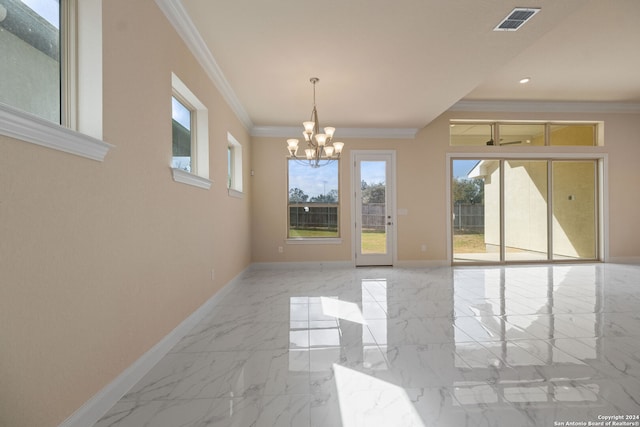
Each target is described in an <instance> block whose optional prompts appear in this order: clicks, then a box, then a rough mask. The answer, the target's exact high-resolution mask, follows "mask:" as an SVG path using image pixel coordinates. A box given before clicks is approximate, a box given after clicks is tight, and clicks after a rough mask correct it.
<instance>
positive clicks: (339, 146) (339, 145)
mask: <svg viewBox="0 0 640 427" xmlns="http://www.w3.org/2000/svg"><path fill="white" fill-rule="evenodd" d="M342 147H344V142H337V141H336V142H334V143H333V148H335V150H336V154H340V153H342Z"/></svg>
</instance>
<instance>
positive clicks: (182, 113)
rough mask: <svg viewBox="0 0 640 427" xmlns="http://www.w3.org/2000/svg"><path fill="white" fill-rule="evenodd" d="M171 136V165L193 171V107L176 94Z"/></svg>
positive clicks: (172, 109)
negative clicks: (180, 99)
mask: <svg viewBox="0 0 640 427" xmlns="http://www.w3.org/2000/svg"><path fill="white" fill-rule="evenodd" d="M171 137H172V142H173V156H172V158H171V167H172V168H177V169H182V170H183V171H187V172H191V164H192V157H191V153H192V151H193V150H192V145H193V140H192V137H191V109H189V108H188V107H187V106H186V105H184V103H182V102H180V101H179V100H178V99H177V98H176V97H175V96H172V97H171Z"/></svg>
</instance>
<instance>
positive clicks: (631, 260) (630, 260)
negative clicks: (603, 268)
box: [607, 256, 640, 264]
mask: <svg viewBox="0 0 640 427" xmlns="http://www.w3.org/2000/svg"><path fill="white" fill-rule="evenodd" d="M607 262H608V263H609V264H640V257H638V256H635V257H609V259H608V260H607Z"/></svg>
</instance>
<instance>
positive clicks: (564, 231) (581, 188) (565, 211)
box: [552, 160, 597, 260]
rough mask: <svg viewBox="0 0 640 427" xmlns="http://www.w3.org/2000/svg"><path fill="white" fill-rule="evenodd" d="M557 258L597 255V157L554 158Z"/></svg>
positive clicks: (553, 217)
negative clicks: (577, 159)
mask: <svg viewBox="0 0 640 427" xmlns="http://www.w3.org/2000/svg"><path fill="white" fill-rule="evenodd" d="M552 167H553V215H552V221H553V259H557V260H566V259H596V258H597V238H596V236H597V227H596V224H597V221H596V218H597V216H596V212H597V203H596V200H597V199H596V194H597V191H596V190H597V186H596V182H597V180H596V176H597V175H596V171H597V163H596V161H595V160H580V161H559V160H558V161H555V160H554V161H553V162H552Z"/></svg>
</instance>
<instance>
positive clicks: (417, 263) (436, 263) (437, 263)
mask: <svg viewBox="0 0 640 427" xmlns="http://www.w3.org/2000/svg"><path fill="white" fill-rule="evenodd" d="M450 266H451V261H447V260H446V259H443V260H413V261H397V262H396V264H395V267H399V268H425V267H426V268H432V267H450Z"/></svg>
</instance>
